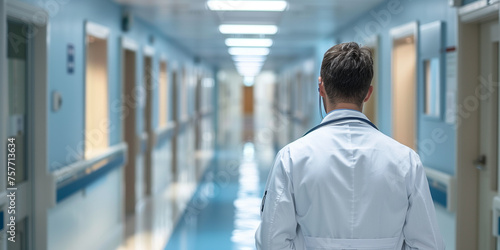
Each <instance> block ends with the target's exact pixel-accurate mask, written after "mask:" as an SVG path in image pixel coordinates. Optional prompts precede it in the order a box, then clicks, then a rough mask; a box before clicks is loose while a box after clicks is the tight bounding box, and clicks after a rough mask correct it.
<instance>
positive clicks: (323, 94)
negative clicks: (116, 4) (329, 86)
mask: <svg viewBox="0 0 500 250" xmlns="http://www.w3.org/2000/svg"><path fill="white" fill-rule="evenodd" d="M318 81H319V85H318V91H319V95H320V96H321V97H323V98H326V91H325V84H324V83H323V81H322V80H321V76H320V77H319V78H318Z"/></svg>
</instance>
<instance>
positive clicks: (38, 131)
mask: <svg viewBox="0 0 500 250" xmlns="http://www.w3.org/2000/svg"><path fill="white" fill-rule="evenodd" d="M0 5H2V8H1V9H2V10H1V11H0V20H1V22H0V23H1V25H0V32H1V33H3V34H4V33H6V32H7V18H8V17H13V18H16V19H19V20H21V21H23V22H26V23H29V24H32V25H33V26H36V33H34V34H32V35H33V37H31V38H29V39H32V46H31V47H32V50H31V52H30V54H31V56H32V58H33V63H32V65H37V66H36V67H30V69H29V70H30V71H31V72H32V73H33V75H32V77H30V79H37V82H36V84H31V86H30V87H31V89H32V90H33V92H34V94H33V96H32V98H33V100H32V101H31V107H32V108H33V110H32V111H31V112H30V113H31V116H30V119H31V121H32V122H31V124H36V126H33V125H31V126H28V129H30V132H31V136H30V138H28V140H29V141H31V143H32V146H31V147H30V150H31V154H30V157H32V159H37V167H36V168H35V167H33V164H30V166H28V175H27V177H28V182H30V186H31V187H29V190H28V191H29V192H30V193H31V195H32V196H31V198H29V201H28V202H31V203H32V204H36V207H35V206H34V205H30V207H31V211H29V212H28V216H29V215H31V219H30V220H29V223H28V230H29V233H28V249H33V248H34V246H37V248H39V249H47V238H48V234H47V225H48V223H47V219H48V209H49V208H50V207H52V206H53V205H54V203H55V190H54V180H53V177H52V176H51V175H50V173H49V170H48V158H47V155H48V152H47V131H48V126H47V116H48V111H47V109H48V108H49V106H48V98H47V96H48V92H47V91H48V87H47V84H48V80H47V62H48V60H47V51H48V42H47V40H48V39H47V38H48V32H47V31H48V29H49V23H48V20H49V15H48V13H47V12H46V11H45V10H44V9H42V8H38V7H35V6H32V5H29V4H26V3H22V2H18V1H6V0H0ZM4 20H5V22H4ZM39 20H44V22H40V21H39ZM3 37H5V38H6V37H7V36H3ZM6 42H7V41H6V39H0V60H2V61H3V62H4V63H2V64H0V65H2V66H0V77H1V80H2V81H1V83H4V84H0V90H1V91H0V104H1V105H0V117H1V118H2V120H3V121H6V120H7V119H8V104H9V103H8V101H7V100H8V93H9V92H8V84H7V81H8V78H7V73H8V72H7V69H6V65H7V63H6V60H7V44H6ZM6 132H7V131H6V129H5V128H3V129H0V140H1V141H2V142H3V141H6V140H7V133H6ZM5 146H6V145H5V144H4V143H0V151H1V152H5V150H6V147H5ZM5 160H6V159H5V155H4V154H3V153H2V154H0V161H1V162H5ZM0 171H3V172H5V171H6V168H5V165H4V164H2V165H1V166H0ZM35 176H36V179H35ZM0 185H1V188H0V190H1V193H0V197H1V198H0V206H2V207H3V206H5V205H6V204H7V199H6V189H5V188H4V187H5V180H4V179H2V180H0ZM4 216H5V218H4V219H6V218H7V213H6V212H5V211H4ZM4 221H7V220H4ZM4 232H5V231H4ZM6 247H7V240H5V241H4V244H3V245H1V246H0V248H3V249H6Z"/></svg>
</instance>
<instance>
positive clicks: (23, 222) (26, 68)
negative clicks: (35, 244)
mask: <svg viewBox="0 0 500 250" xmlns="http://www.w3.org/2000/svg"><path fill="white" fill-rule="evenodd" d="M31 28H32V26H31V25H28V24H26V23H24V22H22V21H21V20H18V19H16V18H11V17H9V18H8V19H7V36H6V38H7V67H6V68H7V74H8V77H7V79H8V81H7V82H8V96H7V98H8V111H7V114H8V121H6V124H7V141H6V145H7V149H8V150H12V149H13V150H14V151H13V152H12V151H10V154H8V155H7V157H8V158H7V162H8V163H9V164H7V166H6V168H7V171H6V176H9V177H11V178H8V179H7V177H6V179H7V183H6V188H7V191H8V192H10V191H9V190H10V188H16V189H12V190H13V191H14V192H15V193H17V194H21V195H23V196H27V197H22V198H19V199H16V207H17V209H16V211H15V214H10V213H7V218H8V217H10V216H15V218H16V219H15V223H16V228H15V230H16V231H15V232H16V237H15V243H13V242H11V241H7V242H8V243H7V248H8V249H15V250H17V249H19V250H24V249H31V248H32V245H31V240H30V239H31V237H32V236H31V235H30V234H31V232H32V230H31V228H32V223H33V222H32V217H31V212H32V211H30V209H19V208H23V207H25V208H26V207H31V206H32V205H31V199H32V198H31V186H32V178H33V177H32V176H33V175H32V173H31V170H32V169H33V167H32V166H33V156H32V155H33V147H32V146H30V145H32V143H33V141H32V127H31V124H32V122H33V121H32V116H33V113H32V112H33V106H32V105H33V103H32V102H31V100H32V96H31V95H32V93H33V91H32V89H33V86H32V79H33V78H32V77H33V66H34V65H33V58H32V56H31V55H32V49H33V46H32V43H31V41H30V39H28V38H27V37H26V35H25V34H26V33H25V32H26V30H25V29H31ZM10 163H13V164H12V165H11V164H10ZM7 223H10V220H7V221H6V222H5V224H7ZM7 236H9V234H7ZM4 239H6V237H5V238H4Z"/></svg>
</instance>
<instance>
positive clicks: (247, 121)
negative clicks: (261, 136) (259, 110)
mask: <svg viewBox="0 0 500 250" xmlns="http://www.w3.org/2000/svg"><path fill="white" fill-rule="evenodd" d="M253 89H254V88H253V86H252V87H247V86H244V87H243V105H242V106H243V141H253V139H254V134H253V130H254V126H253V114H254V99H253V98H254V96H253Z"/></svg>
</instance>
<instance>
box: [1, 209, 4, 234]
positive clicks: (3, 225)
mask: <svg viewBox="0 0 500 250" xmlns="http://www.w3.org/2000/svg"><path fill="white" fill-rule="evenodd" d="M3 216H4V214H3V211H0V231H2V230H3V227H4V225H3V223H4V221H3Z"/></svg>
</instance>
